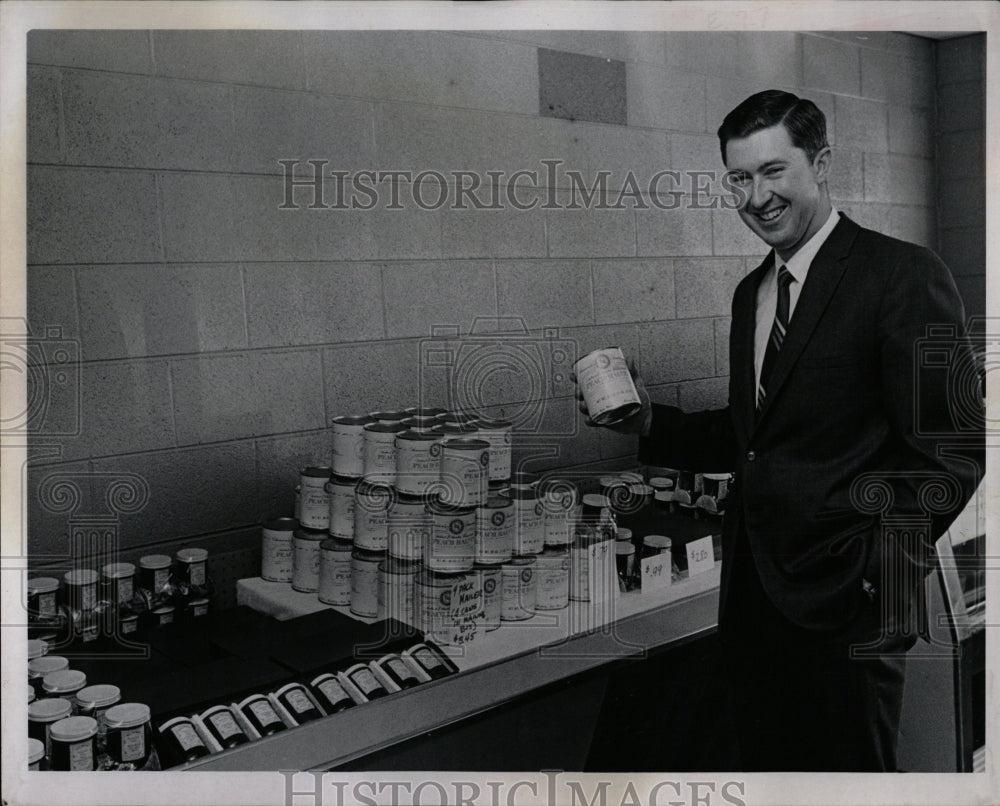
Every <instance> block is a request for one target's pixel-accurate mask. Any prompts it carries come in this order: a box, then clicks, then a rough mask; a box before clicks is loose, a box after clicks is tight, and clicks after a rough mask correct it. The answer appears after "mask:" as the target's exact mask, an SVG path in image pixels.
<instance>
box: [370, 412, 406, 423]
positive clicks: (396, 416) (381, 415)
mask: <svg viewBox="0 0 1000 806" xmlns="http://www.w3.org/2000/svg"><path fill="white" fill-rule="evenodd" d="M409 414H410V413H409V412H408V411H403V410H402V409H386V410H385V411H370V412H368V416H369V417H374V418H375V419H376V420H380V421H381V422H384V423H398V422H399V421H400V420H405V419H406V418H407V417H408V416H409Z"/></svg>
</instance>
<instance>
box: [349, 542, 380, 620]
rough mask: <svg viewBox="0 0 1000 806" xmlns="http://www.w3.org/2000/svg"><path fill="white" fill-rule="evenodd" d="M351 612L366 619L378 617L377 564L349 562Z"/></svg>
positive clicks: (359, 560)
mask: <svg viewBox="0 0 1000 806" xmlns="http://www.w3.org/2000/svg"><path fill="white" fill-rule="evenodd" d="M351 612H352V613H354V614H355V615H358V616H365V617H367V618H375V617H376V616H377V615H378V562H373V561H369V560H364V559H358V558H357V557H355V558H353V559H352V560H351Z"/></svg>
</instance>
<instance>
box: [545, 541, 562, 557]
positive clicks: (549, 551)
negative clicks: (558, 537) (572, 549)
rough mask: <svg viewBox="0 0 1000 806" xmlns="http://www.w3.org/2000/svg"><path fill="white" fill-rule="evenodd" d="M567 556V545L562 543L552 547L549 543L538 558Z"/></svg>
mask: <svg viewBox="0 0 1000 806" xmlns="http://www.w3.org/2000/svg"><path fill="white" fill-rule="evenodd" d="M568 555H569V543H564V544H562V545H560V546H554V545H552V544H551V543H550V544H548V545H547V546H545V548H544V549H542V553H541V554H539V555H538V556H539V557H566V556H568Z"/></svg>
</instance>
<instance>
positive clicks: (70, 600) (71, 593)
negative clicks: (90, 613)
mask: <svg viewBox="0 0 1000 806" xmlns="http://www.w3.org/2000/svg"><path fill="white" fill-rule="evenodd" d="M98 579H99V577H98V575H97V571H93V570H91V569H89V568H76V569H74V570H72V571H67V572H66V573H65V574H63V581H64V582H65V583H66V605H67V606H68V607H69V608H70V609H72V610H93V609H94V608H95V607H97V601H98V599H97V582H98Z"/></svg>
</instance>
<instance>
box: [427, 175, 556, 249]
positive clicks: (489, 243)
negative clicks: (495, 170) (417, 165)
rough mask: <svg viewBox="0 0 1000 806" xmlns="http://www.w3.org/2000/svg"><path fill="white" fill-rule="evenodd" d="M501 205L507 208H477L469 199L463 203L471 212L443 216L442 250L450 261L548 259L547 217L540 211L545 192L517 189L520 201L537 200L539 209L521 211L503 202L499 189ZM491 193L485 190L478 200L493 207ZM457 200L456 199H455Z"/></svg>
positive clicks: (451, 211) (478, 194) (450, 211)
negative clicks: (493, 258) (518, 258)
mask: <svg viewBox="0 0 1000 806" xmlns="http://www.w3.org/2000/svg"><path fill="white" fill-rule="evenodd" d="M500 192H501V195H500V197H499V199H500V201H499V204H501V205H504V206H505V207H506V209H502V210H500V209H497V210H493V209H475V208H474V207H473V206H472V204H473V203H472V202H471V201H469V200H468V198H467V197H466V198H465V199H464V200H463V202H462V204H463V205H465V206H467V207H468V208H469V209H465V210H452V209H447V210H445V211H443V212H442V214H441V242H442V244H441V245H442V251H443V254H444V256H445V257H447V258H469V257H483V258H487V257H498V258H516V257H546V256H547V254H548V247H547V245H546V242H545V214H544V212H542V211H540V210H538V209H537V207H538V205H539V204H542V203H544V195H543V193H544V192H543V191H533V190H531V189H529V188H525V189H517V190H516V194H517V198H518V200H520V201H521V202H522V203H530V200H531V199H533V198H537V199H538V204H536V205H535V207H536V209H533V210H518V209H515V208H513V207H510V206H508V205H507V202H506V201H504V195H505V194H506V192H507V191H506V189H503V188H501V189H500ZM490 194H491V191H490V190H488V189H486V188H483V189H481V190H480V191H477V197H478V198H479V199H480V200H481V202H482V203H483V204H490V203H491V201H490ZM456 201H457V199H456Z"/></svg>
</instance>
